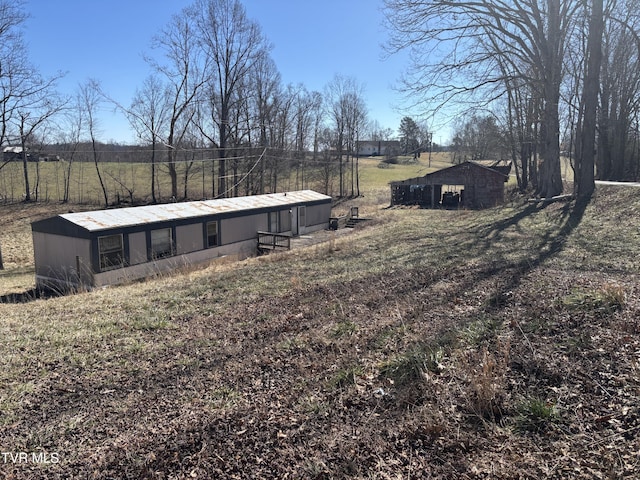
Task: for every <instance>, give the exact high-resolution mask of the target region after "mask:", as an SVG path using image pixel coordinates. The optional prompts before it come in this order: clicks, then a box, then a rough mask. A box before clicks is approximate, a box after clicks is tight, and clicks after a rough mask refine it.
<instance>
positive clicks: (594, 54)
mask: <svg viewBox="0 0 640 480" xmlns="http://www.w3.org/2000/svg"><path fill="white" fill-rule="evenodd" d="M591 8H592V10H591V19H590V21H589V37H588V40H587V56H588V60H587V67H586V75H585V82H584V89H583V91H582V102H581V106H582V108H583V109H584V110H583V115H582V128H581V129H580V130H579V140H578V146H579V149H578V155H577V164H576V167H577V168H576V177H577V178H576V180H575V194H576V198H577V199H578V201H586V200H589V199H590V198H591V195H592V194H593V191H594V190H595V181H594V180H595V177H594V166H595V141H596V111H597V106H598V90H599V80H600V64H601V62H602V48H601V43H602V32H603V29H604V20H603V7H602V0H593V1H592V2H591Z"/></svg>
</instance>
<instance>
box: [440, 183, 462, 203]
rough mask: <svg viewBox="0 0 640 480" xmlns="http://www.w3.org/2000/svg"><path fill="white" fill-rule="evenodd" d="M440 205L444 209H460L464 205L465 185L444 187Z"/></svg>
mask: <svg viewBox="0 0 640 480" xmlns="http://www.w3.org/2000/svg"><path fill="white" fill-rule="evenodd" d="M440 205H442V206H443V207H444V208H458V207H461V206H462V205H464V185H442V197H441V198H440Z"/></svg>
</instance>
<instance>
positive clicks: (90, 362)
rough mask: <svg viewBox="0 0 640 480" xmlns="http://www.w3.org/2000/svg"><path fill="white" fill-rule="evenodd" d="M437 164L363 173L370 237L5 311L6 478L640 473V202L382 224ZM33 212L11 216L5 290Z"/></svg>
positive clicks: (0, 391)
mask: <svg viewBox="0 0 640 480" xmlns="http://www.w3.org/2000/svg"><path fill="white" fill-rule="evenodd" d="M424 160H425V159H422V160H421V162H422V163H421V164H418V165H399V166H394V167H393V168H389V169H381V168H378V166H377V162H375V161H374V160H369V159H361V164H360V166H361V168H362V169H363V171H362V187H363V190H365V192H364V193H365V195H364V197H362V198H358V199H353V200H350V201H349V203H347V204H343V205H342V206H341V207H340V208H346V207H347V206H349V205H352V204H353V205H358V206H360V212H361V214H362V215H363V216H366V217H367V218H370V219H371V220H370V221H369V222H366V223H363V224H361V226H359V227H358V228H357V229H355V230H354V231H353V232H352V233H350V234H348V235H341V236H338V237H336V238H335V239H334V240H332V241H330V242H327V243H324V244H319V245H314V246H310V247H306V248H302V249H297V250H293V251H289V252H286V253H281V254H277V255H271V256H266V257H259V258H253V259H248V260H245V261H242V262H238V263H234V264H227V265H217V266H212V267H209V268H206V269H196V270H193V271H189V272H182V273H179V274H175V275H167V276H164V277H160V278H156V279H150V280H148V281H146V282H140V283H135V284H131V285H126V286H120V287H113V288H107V289H102V290H97V291H93V292H89V293H82V294H77V295H73V296H68V297H59V298H49V299H37V300H34V301H29V302H26V303H22V304H15V303H2V304H0V445H1V446H2V451H4V452H12V453H14V454H17V453H19V452H24V453H28V455H29V457H28V459H27V460H28V461H25V462H16V463H14V462H12V460H11V458H12V457H9V458H8V462H4V463H3V458H2V457H0V472H2V474H3V475H4V476H5V477H7V478H15V479H34V478H35V479H38V478H42V479H51V478H105V479H106V478H131V479H137V478H150V479H151V478H285V477H289V478H317V479H320V478H323V479H324V478H327V479H328V478H357V479H365V478H380V479H383V478H384V479H386V478H440V477H442V478H633V477H634V475H635V474H636V473H637V469H638V465H639V462H640V453H639V452H640V440H639V439H640V411H639V409H638V402H637V398H638V395H639V394H640V370H639V367H638V365H639V364H640V356H639V354H638V352H640V337H639V336H638V334H639V333H640V321H639V320H638V319H639V318H640V296H639V291H638V288H639V287H638V285H639V283H638V278H639V277H638V275H639V273H640V259H639V258H638V255H637V252H638V251H639V249H640V234H639V233H638V232H639V227H640V225H639V224H638V221H637V219H638V214H640V198H639V196H640V191H636V190H633V189H614V188H603V187H599V188H598V190H597V193H596V196H595V197H594V199H593V200H592V202H591V203H590V204H589V205H587V206H586V207H579V206H575V205H574V204H572V203H557V204H551V205H547V206H534V205H529V204H527V203H526V202H525V201H524V200H523V199H520V198H516V197H514V200H511V201H509V202H508V203H506V204H505V205H504V206H501V207H497V208H493V209H487V210H483V211H466V210H423V209H417V208H387V207H388V204H389V196H388V195H389V192H388V187H387V186H386V184H387V182H388V181H390V180H395V179H404V178H407V177H410V176H416V175H422V174H424V173H427V170H425V168H426V166H425V165H424ZM44 207H47V208H53V206H51V205H49V206H44ZM55 208H57V207H55ZM42 209H43V206H42V205H28V206H24V205H19V206H7V207H2V208H0V217H2V222H3V225H5V227H4V231H3V232H0V242H2V243H1V244H2V247H3V254H4V256H5V264H6V265H7V266H8V271H13V272H15V276H16V277H19V275H26V276H29V275H30V273H29V272H28V269H29V268H30V263H29V262H30V260H29V259H30V255H31V254H30V251H29V248H31V247H30V245H29V243H30V242H29V233H28V225H29V219H30V218H37V217H39V216H41V215H44V214H45V213H47V212H45V211H44V210H42ZM48 213H49V214H51V210H50V211H49V212H48ZM5 245H6V247H5ZM9 277H10V275H3V276H0V287H1V288H2V292H0V293H4V292H6V291H7V290H8V289H10V288H11V287H10V284H9V280H8V279H9ZM42 452H44V453H47V454H49V455H50V457H49V459H50V460H51V458H52V457H51V455H55V457H54V458H55V460H56V461H55V462H53V461H49V462H34V461H32V460H33V457H32V456H31V455H32V454H33V453H42ZM37 458H40V459H42V458H43V457H37Z"/></svg>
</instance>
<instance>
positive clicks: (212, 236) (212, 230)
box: [207, 222, 218, 248]
mask: <svg viewBox="0 0 640 480" xmlns="http://www.w3.org/2000/svg"><path fill="white" fill-rule="evenodd" d="M217 246H218V222H209V223H207V247H208V248H211V247H217Z"/></svg>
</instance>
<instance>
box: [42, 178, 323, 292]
mask: <svg viewBox="0 0 640 480" xmlns="http://www.w3.org/2000/svg"><path fill="white" fill-rule="evenodd" d="M330 217H331V197H329V196H327V195H323V194H320V193H317V192H314V191H312V190H302V191H295V192H286V193H274V194H266V195H254V196H248V197H236V198H225V199H217V200H205V201H198V202H184V203H171V204H162V205H148V206H141V207H128V208H120V209H108V210H97V211H89V212H78V213H67V214H63V215H57V216H55V217H51V218H47V219H44V220H40V221H38V222H34V223H32V224H31V230H32V235H33V249H34V259H35V270H36V286H37V287H38V288H46V289H56V290H63V291H65V290H70V289H77V288H78V287H83V288H91V287H99V286H104V285H113V284H118V283H123V282H126V281H131V280H135V279H140V278H144V277H148V276H151V275H154V274H157V273H160V272H165V271H168V270H171V269H175V268H179V267H183V266H187V265H193V264H198V263H203V262H208V261H211V260H214V259H217V258H219V257H223V256H226V257H231V258H237V259H241V258H246V257H249V256H252V255H255V254H256V253H257V243H258V232H259V231H262V232H273V233H282V234H286V235H291V236H296V235H301V234H305V233H310V232H313V231H316V230H321V229H326V228H328V227H329V218H330Z"/></svg>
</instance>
